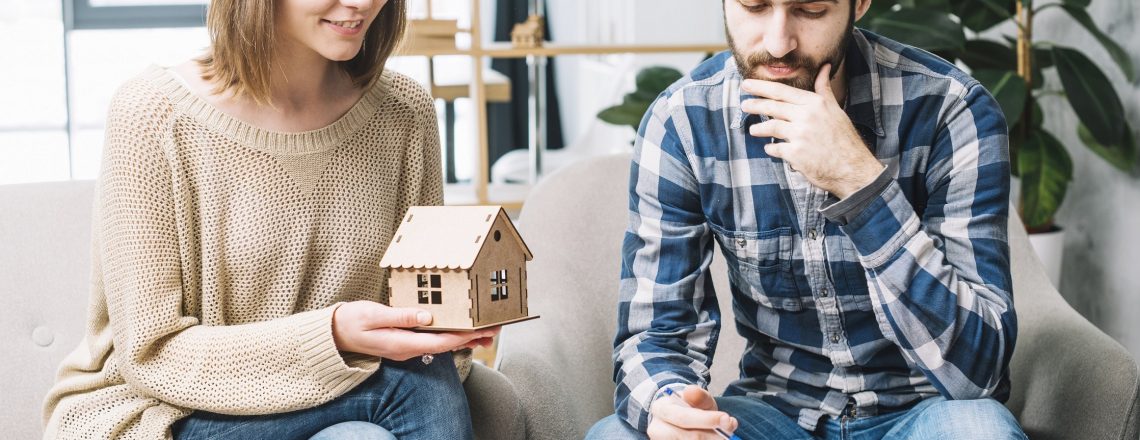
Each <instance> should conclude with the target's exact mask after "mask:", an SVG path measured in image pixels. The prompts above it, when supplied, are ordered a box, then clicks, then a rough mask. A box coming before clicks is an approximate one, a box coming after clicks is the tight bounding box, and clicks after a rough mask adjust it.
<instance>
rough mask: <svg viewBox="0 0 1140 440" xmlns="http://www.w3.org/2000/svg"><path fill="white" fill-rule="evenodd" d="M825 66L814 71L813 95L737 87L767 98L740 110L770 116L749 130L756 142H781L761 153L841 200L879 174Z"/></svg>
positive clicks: (758, 84)
mask: <svg viewBox="0 0 1140 440" xmlns="http://www.w3.org/2000/svg"><path fill="white" fill-rule="evenodd" d="M831 68H832V66H831V65H830V64H827V65H824V66H823V68H821V69H819V76H818V77H816V79H815V93H812V92H809V91H806V90H800V89H797V88H795V87H791V86H788V85H785V84H781V83H778V82H773V81H762V80H753V79H750V80H745V81H744V84H743V85H742V88H743V89H744V91H746V92H748V93H751V94H752V95H755V96H758V97H761V98H766V99H750V100H747V101H744V102H743V103H742V104H741V106H740V108H741V110H743V111H745V112H747V113H752V114H757V115H766V116H768V117H769V119H768V120H767V121H764V122H761V123H759V124H756V125H753V126H752V127H750V128H749V133H750V134H752V135H753V136H756V137H769V136H771V137H774V138H777V139H783V140H784V142H781V143H769V144H768V145H766V146H765V147H764V151H765V152H767V153H768V155H769V156H772V157H777V158H780V159H783V160H784V161H786V162H787V163H788V165H789V166H791V167H792V169H793V170H796V171H798V172H800V173H803V175H804V177H806V178H807V179H808V181H809V182H811V183H812V184H813V185H815V186H816V187H818V188H821V189H823V190H825V191H827V192H830V193H832V194H834V195H835V196H836V197H839V198H840V199H845V198H847V196H850V195H851V194H852V193H854V192H855V191H858V190H859V189H860V188H862V187H864V186H866V185H868V184H870V183H871V182H873V181H874V180H875V178H876V177H878V176H879V173H881V172H882V171H883V165H882V164H881V163H879V161H878V159H876V158H875V155H874V154H872V153H871V151H870V149H868V148H867V145H866V144H864V143H863V140H862V139H861V138H860V137H859V133H858V132H856V131H855V126H854V125H852V124H851V120H850V118H848V117H847V113H845V112H844V111H843V109H842V108H840V107H839V103H838V102H837V101H836V99H835V94H834V93H832V91H831V81H830V80H829V78H830V77H831V75H830V74H831Z"/></svg>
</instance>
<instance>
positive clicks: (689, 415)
mask: <svg viewBox="0 0 1140 440" xmlns="http://www.w3.org/2000/svg"><path fill="white" fill-rule="evenodd" d="M679 396H680V397H669V396H664V397H661V398H660V399H657V401H655V402H653V405H652V407H651V412H652V413H653V421H651V422H649V429H648V430H647V432H646V433H647V434H649V438H651V439H653V440H661V439H709V440H713V439H720V438H721V437H720V436H719V435H717V433H716V431H713V429H714V428H720V429H723V430H725V431H726V432H733V431H736V428H737V427H738V426H739V422H737V421H736V419H735V418H733V417H732V416H729V415H728V414H727V413H725V412H722V411H717V409H716V401H715V400H713V397H712V395H711V394H709V392H708V391H706V390H705V389H704V388H701V387H698V386H694V385H689V386H687V387H685V391H684V392H682V393H680V395H679Z"/></svg>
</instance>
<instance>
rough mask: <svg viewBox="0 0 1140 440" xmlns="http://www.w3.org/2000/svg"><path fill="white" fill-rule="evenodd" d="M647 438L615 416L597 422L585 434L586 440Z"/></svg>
mask: <svg viewBox="0 0 1140 440" xmlns="http://www.w3.org/2000/svg"><path fill="white" fill-rule="evenodd" d="M647 438H648V437H646V435H645V434H642V433H640V432H637V430H635V429H633V427H632V426H629V425H628V424H626V423H625V422H624V421H622V420H621V419H619V418H618V416H617V415H610V416H609V417H606V418H604V419H602V420H599V421H598V423H595V424H594V427H593V428H590V432H589V433H587V434H586V440H611V439H615V440H627V439H630V440H632V439H637V440H642V439H647Z"/></svg>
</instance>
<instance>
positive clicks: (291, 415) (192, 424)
mask: <svg viewBox="0 0 1140 440" xmlns="http://www.w3.org/2000/svg"><path fill="white" fill-rule="evenodd" d="M172 430H173V431H174V438H175V439H177V440H200V439H201V440H204V439H230V438H240V439H271V440H293V439H297V440H307V439H316V440H320V439H332V438H335V439H359V440H390V439H393V438H399V439H400V440H414V439H425V440H428V439H432V440H434V439H471V438H472V429H471V414H470V412H469V410H468V408H467V396H466V395H465V394H464V392H463V384H462V383H460V382H459V375H458V374H456V372H455V364H454V362H453V361H452V358H451V354H450V353H445V354H440V355H436V357H435V361H434V362H432V363H431V364H429V365H424V364H423V362H421V361H420V359H419V358H414V359H410V360H408V361H405V362H395V361H388V360H386V361H384V363H383V364H381V366H380V369H379V370H377V371H376V373H374V374H373V375H372V376H371V377H369V378H368V379H367V380H365V381H364V382H363V383H361V384H360V385H358V386H357V387H356V388H353V389H352V390H351V391H349V392H347V393H345V394H344V395H342V396H340V397H338V398H336V399H334V400H332V401H330V402H328V403H325V404H323V405H320V406H316V407H313V408H309V409H303V410H299V411H293V412H288V413H281V414H268V415H263V416H229V415H222V414H215V413H210V412H205V411H195V412H194V413H192V414H190V416H189V417H187V418H185V419H182V420H179V421H178V422H177V423H175V424H174V426H173V427H172Z"/></svg>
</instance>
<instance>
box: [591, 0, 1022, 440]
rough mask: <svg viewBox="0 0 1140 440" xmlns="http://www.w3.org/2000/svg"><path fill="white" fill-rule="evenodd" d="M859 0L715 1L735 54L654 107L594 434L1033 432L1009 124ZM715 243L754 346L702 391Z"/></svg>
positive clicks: (959, 435)
mask: <svg viewBox="0 0 1140 440" xmlns="http://www.w3.org/2000/svg"><path fill="white" fill-rule="evenodd" d="M870 4H871V0H725V2H724V16H725V27H726V33H727V34H728V40H729V43H730V46H731V51H728V52H725V53H721V54H720V55H718V56H715V57H713V58H711V59H709V60H707V61H705V62H704V63H702V64H701V65H700V66H698V67H697V68H696V69H695V70H693V71H692V72H691V73H689V75H687V76H686V77H685V78H683V79H681V80H680V81H678V82H677V83H676V84H673V85H672V86H671V87H669V89H668V90H666V91H665V92H664V93H662V94H661V96H660V97H658V98H657V100H656V102H655V103H654V104H653V105H652V106H651V107H650V111H649V113H648V114H646V116H645V118H644V120H643V122H642V123H641V127H640V130H639V133H638V138H637V141H636V143H635V148H634V154H633V163H632V165H631V174H630V182H629V194H630V202H629V209H630V222H629V226H628V229H627V230H626V234H625V238H624V243H623V247H622V267H621V271H622V272H621V274H622V276H621V278H622V281H621V287H620V298H621V299H620V304H619V310H618V331H617V335H616V337H615V341H614V380H615V382H616V383H617V390H616V393H615V410H616V411H615V415H613V416H610V417H608V418H606V419H603V420H602V421H600V422H598V424H597V425H595V426H594V428H593V429H592V430H591V432H590V434H589V435H588V437H587V438H603V439H609V438H645V437H646V436H648V437H650V438H654V439H661V438H666V439H672V438H709V439H714V438H723V437H726V436H727V435H725V434H728V435H731V433H735V434H736V435H737V436H738V437H739V438H744V439H749V440H756V439H1025V438H1026V437H1025V434H1024V433H1023V432H1022V430H1021V428H1020V427H1019V426H1018V424H1017V421H1016V420H1015V419H1014V417H1013V415H1012V414H1011V413H1010V412H1009V411H1008V410H1007V409H1006V408H1005V407H1004V406H1003V405H1002V404H1001V403H1000V402H1004V401H1005V399H1007V397H1008V395H1009V386H1010V383H1009V375H1008V371H1007V370H1008V365H1009V359H1010V357H1011V356H1012V353H1013V347H1014V342H1015V340H1016V337H1017V320H1016V316H1015V314H1014V309H1013V296H1012V292H1011V290H1010V289H1011V277H1010V272H1009V246H1008V243H1007V223H1006V222H1007V221H1008V215H1009V212H1008V207H1009V172H1010V168H1009V152H1008V144H1007V128H1006V121H1005V119H1004V117H1003V115H1002V112H1001V109H1000V108H999V106H998V105H997V103H996V101H995V100H994V98H993V97H992V96H991V95H990V94H989V93H988V92H987V91H986V90H985V89H984V88H983V87H982V86H981V85H980V84H979V83H978V81H976V80H974V79H973V78H971V77H970V76H969V75H967V74H965V73H964V72H962V71H961V70H959V69H957V68H955V67H954V65H952V64H950V63H948V62H946V61H945V60H942V59H940V58H938V57H937V56H934V55H932V54H930V53H928V52H925V51H922V50H920V49H916V48H913V47H909V46H906V45H904V44H901V43H898V42H896V41H892V40H889V39H887V38H884V37H882V36H879V35H875V34H873V33H871V32H868V31H865V30H862V29H857V28H855V27H854V22H855V21H856V19H857V18H859V17H862V16H863V14H864V13H866V11H867V9H868V8H869V7H870ZM716 247H719V248H720V250H721V252H722V253H723V254H724V256H725V259H726V261H727V264H728V276H729V280H730V285H731V289H732V298H733V307H732V310H733V312H734V315H735V324H736V328H737V330H738V331H739V333H740V334H741V335H742V336H744V337H745V338H746V339H747V340H748V345H747V348H746V350H745V352H744V354H743V356H742V358H741V359H739V365H740V370H741V375H740V377H739V379H738V380H736V381H735V382H733V383H732V384H731V385H730V386H729V387H728V389H727V390H726V391H725V392H724V394H723V395H722V396H717V397H714V396H712V395H711V394H710V393H709V392H708V391H707V390H706V387H707V385H708V383H709V379H710V378H709V366H710V365H711V363H712V358H713V352H714V350H715V348H716V342H717V335H718V333H719V329H720V325H721V315H720V312H719V307H718V304H717V299H716V295H715V294H714V292H713V283H712V278H711V277H710V275H709V264H710V262H711V261H712V255H713V252H714V248H716ZM722 361H723V360H722ZM718 431H720V432H718Z"/></svg>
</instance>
